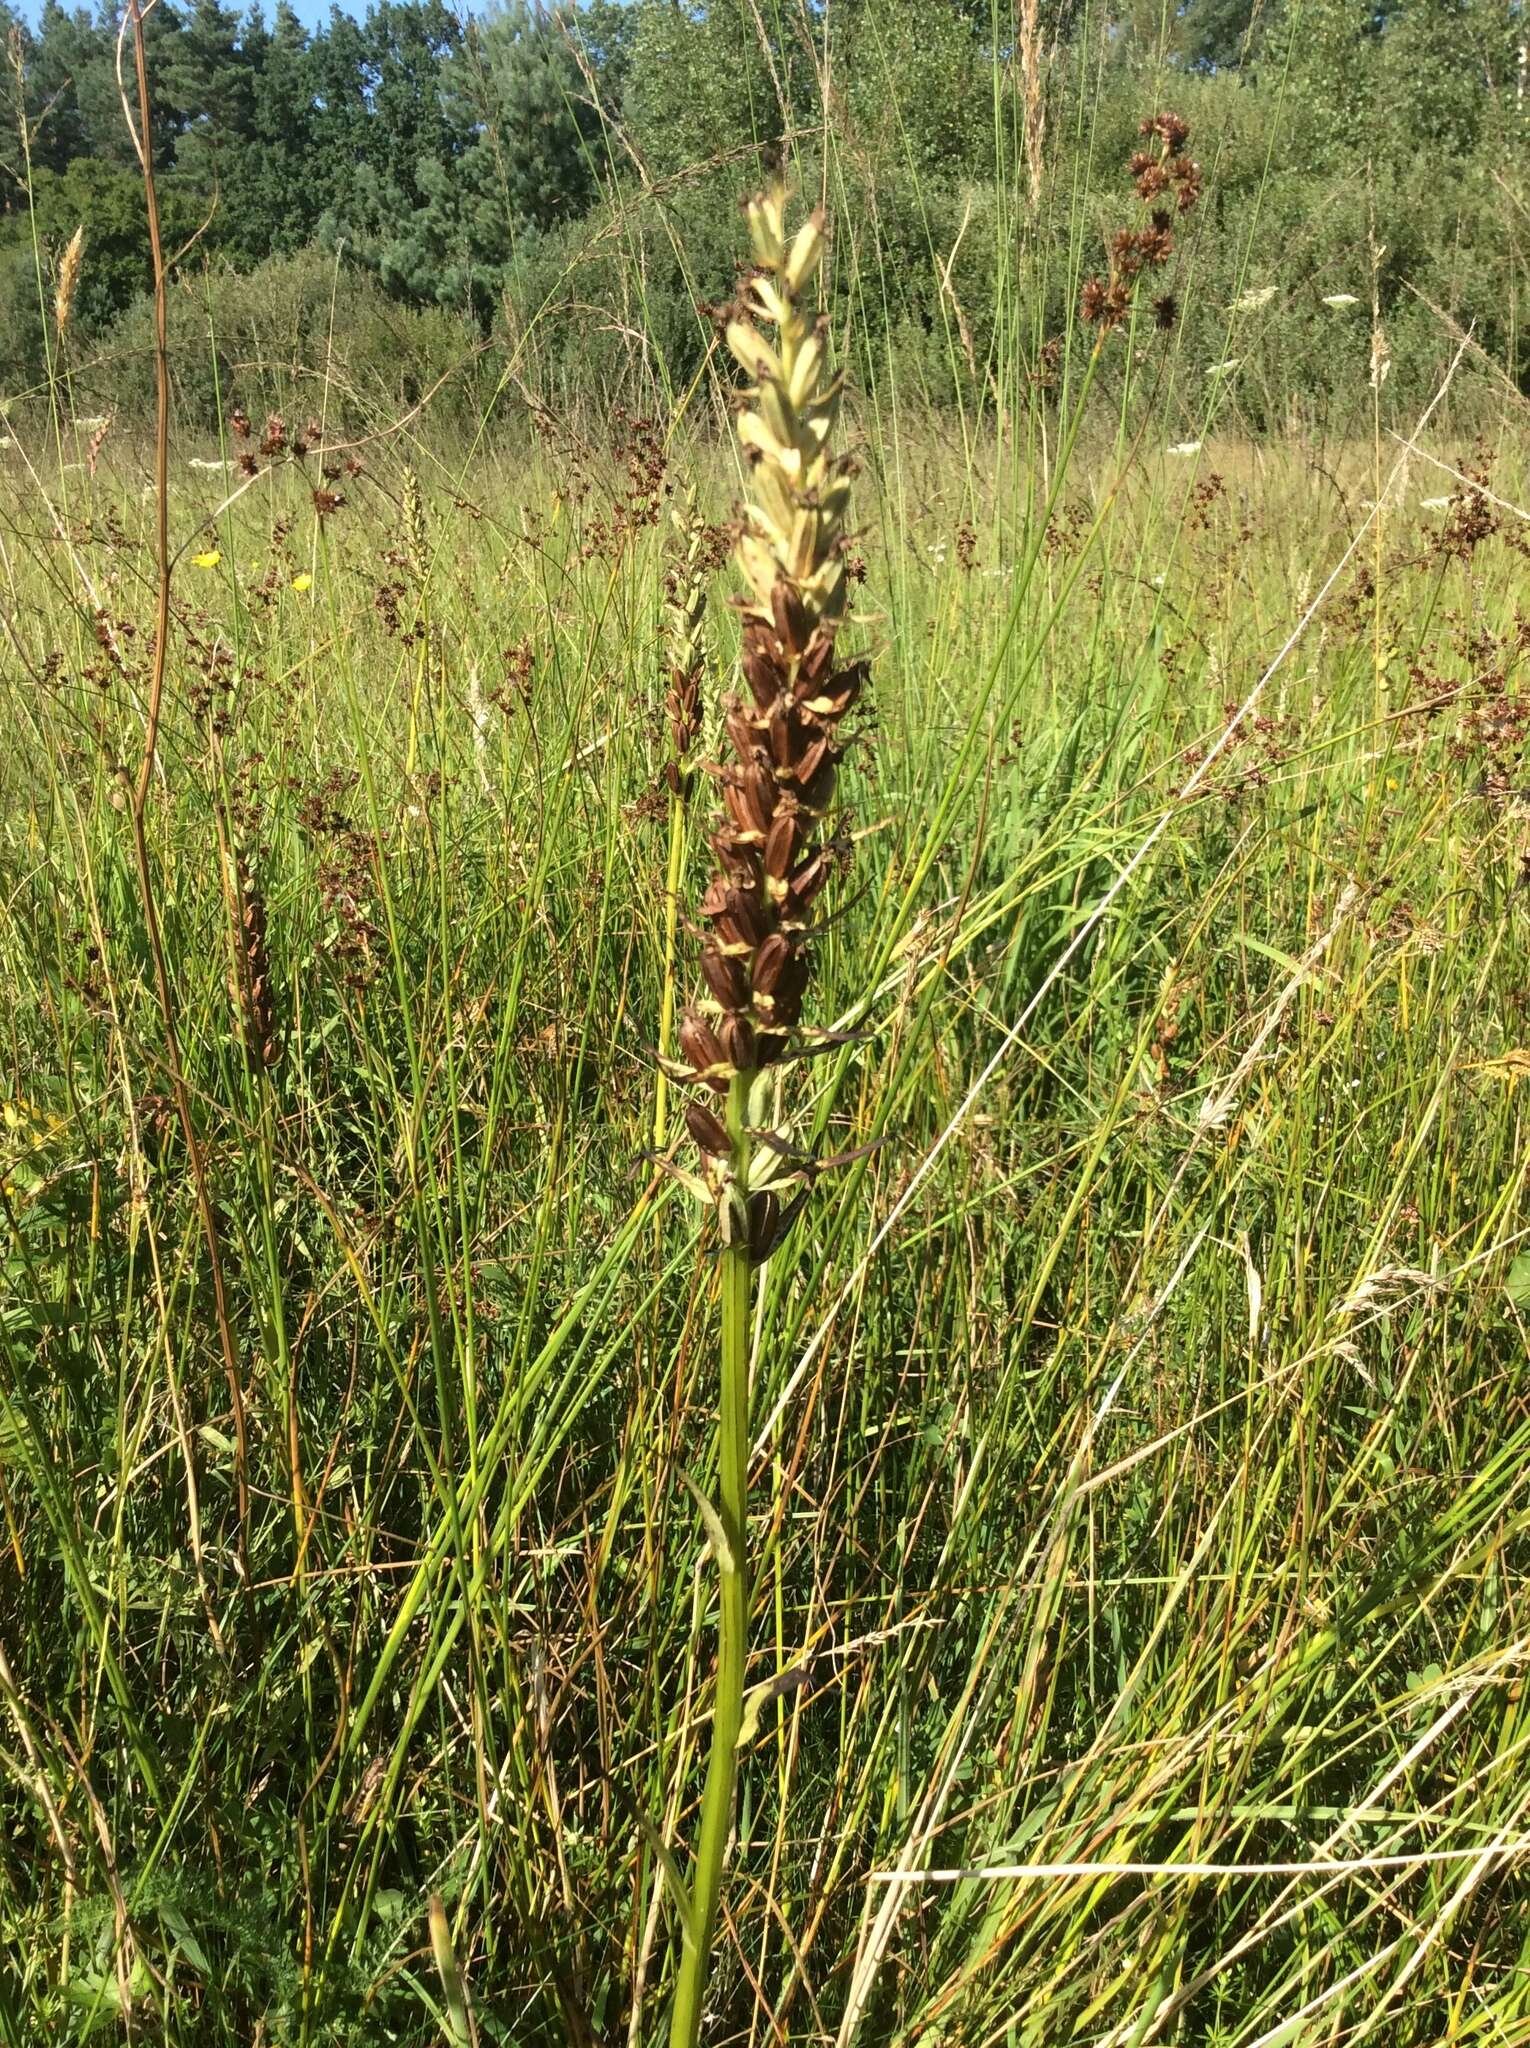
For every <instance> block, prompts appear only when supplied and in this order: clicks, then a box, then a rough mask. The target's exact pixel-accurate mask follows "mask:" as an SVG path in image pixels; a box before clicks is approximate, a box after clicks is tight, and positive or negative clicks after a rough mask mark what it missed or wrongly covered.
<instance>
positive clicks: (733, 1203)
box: [680, 186, 866, 1260]
mask: <svg viewBox="0 0 1530 2048" xmlns="http://www.w3.org/2000/svg"><path fill="white" fill-rule="evenodd" d="M785 211H786V195H785V191H784V188H783V187H781V186H775V187H772V188H771V189H770V190H768V191H766V192H764V193H762V194H760V195H759V196H758V197H756V198H754V199H752V200H750V201H749V203H748V207H747V214H748V221H749V232H750V238H751V241H752V243H753V248H754V256H755V262H756V266H757V267H756V270H755V272H754V275H753V277H752V278H751V280H750V284H749V288H748V290H749V296H748V299H747V301H746V304H745V306H744V308H743V309H742V311H741V313H740V315H739V316H738V317H735V318H734V319H732V320H730V321H729V323H728V328H727V340H728V346H729V347H730V348H731V349H732V351H733V353H734V355H735V356H736V357H737V358H738V360H739V362H740V363H741V364H742V365H743V367H744V369H745V371H746V372H747V373H748V374H749V376H750V377H751V378H752V379H753V380H754V381H753V383H752V384H751V385H750V387H749V388H748V390H747V391H746V393H745V394H744V404H743V406H742V409H741V411H740V414H739V421H738V433H739V439H740V440H741V441H742V442H743V444H744V449H745V453H746V455H747V457H748V459H749V462H750V465H751V471H752V485H753V495H752V499H751V502H750V503H749V504H748V506H747V507H746V511H745V520H744V527H743V532H742V535H741V537H740V540H739V544H738V563H739V566H740V568H741V569H742V571H743V574H744V577H745V579H746V582H747V584H748V591H747V594H746V595H745V596H743V597H742V598H741V599H739V600H737V602H738V603H739V605H740V608H741V609H742V611H743V614H744V632H743V675H744V681H745V684H746V685H747V693H746V694H743V695H739V696H734V697H730V698H729V699H728V700H727V701H726V702H725V704H724V707H723V708H724V714H725V720H724V722H725V729H726V733H727V739H728V744H729V749H730V752H731V758H729V759H726V760H724V761H721V762H715V763H712V764H709V767H708V771H707V772H708V773H710V774H711V775H712V776H713V777H714V779H715V780H716V781H717V783H718V784H719V786H720V789H721V794H722V807H721V810H720V812H719V813H718V815H717V818H716V822H715V825H714V829H713V831H712V834H711V846H712V851H713V853H714V854H715V856H716V859H717V870H716V873H715V874H714V876H713V878H712V881H711V883H710V885H709V887H708V888H707V890H706V893H705V895H704V896H703V897H702V899H701V905H700V910H701V916H702V918H703V920H704V922H705V925H706V927H707V929H706V936H705V939H704V941H703V945H702V950H701V972H702V976H703V978H704V980H705V982H706V987H707V998H706V999H705V1000H704V1002H703V1003H702V1004H699V1005H698V1006H697V1007H696V1008H694V1009H692V1010H691V1011H689V1012H688V1013H687V1014H686V1016H685V1017H684V1018H683V1019H682V1021H681V1025H680V1050H681V1052H682V1053H683V1054H684V1056H685V1061H686V1063H687V1068H688V1078H689V1079H691V1080H692V1081H694V1082H696V1083H699V1084H700V1086H701V1087H702V1088H703V1089H705V1090H708V1091H710V1092H711V1093H712V1094H713V1095H714V1096H716V1097H719V1098H724V1099H727V1098H730V1097H731V1098H732V1099H733V1101H734V1102H735V1103H736V1102H737V1101H738V1100H739V1099H740V1096H739V1090H738V1089H737V1088H736V1087H735V1083H736V1082H739V1083H741V1084H742V1091H743V1095H744V1097H745V1098H747V1097H748V1096H750V1095H757V1094H758V1093H759V1091H758V1090H757V1089H756V1087H755V1084H756V1082H757V1080H758V1077H759V1076H760V1075H761V1074H762V1073H763V1072H764V1071H765V1070H766V1069H768V1068H770V1067H771V1066H773V1065H774V1064H776V1063H777V1062H779V1061H780V1060H781V1059H782V1058H783V1057H785V1055H786V1054H787V1052H788V1049H789V1048H790V1046H791V1044H792V1040H793V1037H794V1034H795V1033H796V1031H797V1028H798V1025H799V1023H800V1019H801V1016H802V1000H803V995H804V992H805V990H806V988H807V981H808V971H809V947H810V944H811V939H812V932H813V922H814V905H815V902H816V901H817V898H818V896H819V893H820V891H821V890H822V889H823V887H824V884H825V883H826V882H827V881H828V879H829V876H830V873H831V872H832V869H833V866H834V863H835V857H836V853H837V851H838V848H837V847H836V846H835V845H834V844H833V843H832V842H831V841H828V840H826V839H825V837H824V822H825V820H826V818H827V816H828V814H829V811H830V808H831V806H832V803H833V800H834V789H835V780H836V774H837V770H838V766H839V762H840V759H841V756H842V755H843V753H844V748H845V735H844V731H843V722H844V719H845V717H846V714H847V713H848V712H849V711H850V710H851V708H852V707H853V706H854V704H855V702H856V699H857V697H858V696H859V694H860V691H861V689H862V687H863V685H864V682H865V676H866V668H865V664H864V662H853V663H849V664H840V663H838V662H836V660H835V638H836V635H837V634H838V631H839V628H840V625H841V623H842V621H843V619H844V615H845V608H846V599H847V582H846V570H845V560H844V553H845V518H846V513H847V511H848V507H849V497H850V480H849V474H848V467H849V466H848V463H847V460H846V458H845V457H844V456H842V455H836V454H835V453H834V452H833V449H832V445H831V443H832V437H833V430H834V425H835V420H836V417H837V414H838V410H839V401H840V392H841V378H840V376H839V374H838V373H837V372H836V371H834V370H833V369H831V367H830V364H829V358H828V342H827V335H826V331H825V323H824V322H823V321H822V320H821V319H820V318H818V317H817V316H816V314H815V313H814V312H812V311H810V310H808V308H807V307H806V306H805V304H804V300H805V297H806V295H807V293H808V290H809V287H810V286H811V285H812V283H813V280H814V278H815V276H816V274H817V271H818V267H819V264H820V262H821V260H822V255H823V246H824V239H823V238H824V222H823V219H822V216H821V215H818V214H814V215H812V216H811V217H810V218H809V219H808V220H807V221H806V222H805V223H804V225H803V226H802V227H800V228H799V229H798V230H797V233H796V235H795V236H794V237H793V239H792V240H791V242H790V244H788V242H787V239H786V228H785ZM762 327H770V328H773V329H774V330H775V337H774V341H773V342H772V341H770V340H767V339H766V336H765V334H764V333H763V332H762V331H761V330H762ZM758 1107H759V1108H760V1109H762V1108H763V1102H761V1103H759V1105H758ZM755 1120H756V1105H754V1104H751V1106H750V1111H749V1116H748V1119H747V1121H748V1122H751V1123H752V1122H754V1121H755ZM686 1124H687V1127H688V1129H689V1131H690V1133H691V1136H692V1137H693V1138H694V1139H695V1141H696V1143H697V1145H698V1146H699V1147H700V1149H701V1152H702V1155H703V1162H704V1166H705V1171H706V1179H705V1182H704V1184H703V1185H704V1191H705V1193H706V1195H707V1198H708V1199H709V1200H710V1201H713V1202H715V1203H716V1205H717V1209H718V1214H719V1217H720V1219H721V1222H722V1227H723V1238H724V1242H725V1243H740V1242H747V1244H748V1247H749V1251H750V1253H751V1256H752V1257H754V1258H755V1259H757V1260H758V1259H764V1258H765V1257H767V1256H768V1255H769V1252H770V1250H771V1247H772V1245H773V1244H774V1243H775V1242H776V1240H777V1238H778V1237H779V1236H780V1234H781V1231H782V1229H783V1228H784V1226H785V1223H786V1222H787V1221H788V1220H789V1218H790V1215H791V1213H792V1209H791V1206H790V1205H789V1204H783V1200H782V1190H783V1188H784V1187H785V1185H786V1184H787V1183H788V1182H789V1181H791V1180H793V1179H795V1178H798V1177H800V1172H801V1168H800V1164H792V1163H791V1162H792V1160H793V1159H794V1157H795V1155H793V1154H792V1153H791V1152H790V1149H789V1148H783V1146H782V1144H781V1142H780V1141H779V1140H778V1141H777V1142H775V1143H770V1142H767V1143H765V1144H763V1145H760V1146H758V1147H752V1146H751V1145H750V1143H749V1139H750V1137H751V1136H758V1135H760V1134H759V1133H758V1132H754V1133H751V1132H749V1131H747V1130H741V1129H740V1128H739V1127H738V1119H737V1118H736V1117H730V1119H729V1122H728V1123H725V1122H724V1121H723V1120H722V1118H721V1117H719V1116H718V1115H717V1114H715V1113H714V1112H713V1110H711V1109H710V1108H708V1107H707V1105H706V1103H705V1102H704V1101H702V1100H693V1101H692V1102H691V1103H690V1104H689V1105H688V1107H687V1110H686Z"/></svg>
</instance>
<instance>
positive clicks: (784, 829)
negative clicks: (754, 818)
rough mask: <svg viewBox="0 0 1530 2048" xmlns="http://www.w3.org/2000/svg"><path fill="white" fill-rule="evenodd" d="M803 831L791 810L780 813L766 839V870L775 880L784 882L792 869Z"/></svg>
mask: <svg viewBox="0 0 1530 2048" xmlns="http://www.w3.org/2000/svg"><path fill="white" fill-rule="evenodd" d="M801 838H802V833H801V828H800V826H799V824H798V821H797V819H796V818H795V817H794V816H793V814H792V813H791V812H790V811H781V812H779V813H778V815H777V817H776V820H775V823H774V824H773V825H772V826H771V828H770V832H769V834H768V836H767V838H766V840H765V872H766V874H767V875H768V876H769V877H770V879H771V880H772V881H773V882H784V881H785V880H786V878H787V876H788V875H789V874H790V873H791V871H792V862H793V861H794V860H795V859H796V857H797V848H798V846H799V845H800V843H801Z"/></svg>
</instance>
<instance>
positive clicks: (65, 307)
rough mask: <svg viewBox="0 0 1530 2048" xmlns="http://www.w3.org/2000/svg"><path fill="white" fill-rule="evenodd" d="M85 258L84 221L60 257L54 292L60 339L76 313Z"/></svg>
mask: <svg viewBox="0 0 1530 2048" xmlns="http://www.w3.org/2000/svg"><path fill="white" fill-rule="evenodd" d="M84 260H85V229H84V225H83V223H82V224H81V226H79V227H77V228H76V229H75V231H74V233H73V234H72V235H71V236H70V237H69V243H68V246H67V248H66V249H65V250H64V253H63V255H62V256H61V257H60V258H59V265H58V284H57V287H56V289H55V291H54V294H53V324H54V327H55V329H56V330H57V333H58V338H59V340H60V341H62V340H63V338H64V335H65V333H66V331H67V329H68V326H69V322H70V319H71V317H72V316H73V313H74V295H75V293H76V292H77V291H78V290H79V285H80V266H81V264H82V263H83V262H84Z"/></svg>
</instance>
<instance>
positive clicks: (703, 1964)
mask: <svg viewBox="0 0 1530 2048" xmlns="http://www.w3.org/2000/svg"><path fill="white" fill-rule="evenodd" d="M753 1079H754V1076H753V1075H752V1074H747V1073H745V1074H735V1075H734V1077H733V1079H732V1081H731V1083H730V1084H729V1088H728V1114H727V1124H728V1136H729V1138H730V1139H731V1140H732V1142H733V1169H734V1172H735V1174H736V1175H737V1176H738V1182H739V1185H740V1186H743V1185H745V1184H746V1182H747V1175H748V1170H749V1129H748V1102H749V1088H750V1083H751V1082H752V1081H753ZM751 1292H752V1288H751V1269H750V1264H749V1247H748V1245H747V1243H739V1244H732V1245H728V1246H727V1247H726V1248H725V1249H724V1251H723V1254H722V1371H721V1389H720V1394H719V1399H718V1408H717V1488H718V1500H717V1512H718V1518H719V1520H720V1521H721V1523H722V1526H723V1533H724V1535H725V1536H726V1537H727V1541H728V1550H729V1553H730V1554H729V1555H728V1556H726V1557H719V1558H718V1560H717V1568H718V1578H719V1585H718V1629H717V1696H716V1700H715V1702H714V1704H713V1708H712V1748H711V1754H710V1755H709V1756H708V1758H707V1778H706V1785H705V1788H704V1789H703V1791H702V1795H701V1825H700V1829H699V1831H698V1833H697V1837H696V1852H695V1856H694V1858H693V1859H692V1864H691V1875H690V1885H689V1891H690V1898H691V1917H690V1924H689V1926H688V1927H687V1928H686V1930H685V1933H684V1937H683V1946H682V1949H681V1955H680V1970H679V1974H678V1977H677V1979H676V1983H675V2002H674V2006H673V2008H672V2010H671V2013H670V2027H669V2039H670V2048H696V2044H697V2043H698V2042H699V2041H700V2039H701V2016H702V2011H703V2008H704V2006H705V2002H706V1991H707V1979H708V1977H709V1976H710V1974H711V1966H712V1941H713V1936H714V1934H715V1932H716V1928H717V1907H718V1900H719V1898H720V1897H721V1895H722V1875H723V1859H724V1857H725V1856H726V1854H727V1850H728V1837H729V1835H730V1834H731V1833H732V1831H733V1798H734V1792H735V1789H736V1787H737V1782H738V1735H739V1728H740V1726H741V1725H742V1722H743V1718H744V1663H745V1658H746V1656H747V1653H748V1647H749V1645H748V1636H749V1555H748V1536H749V1303H750V1295H751Z"/></svg>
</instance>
